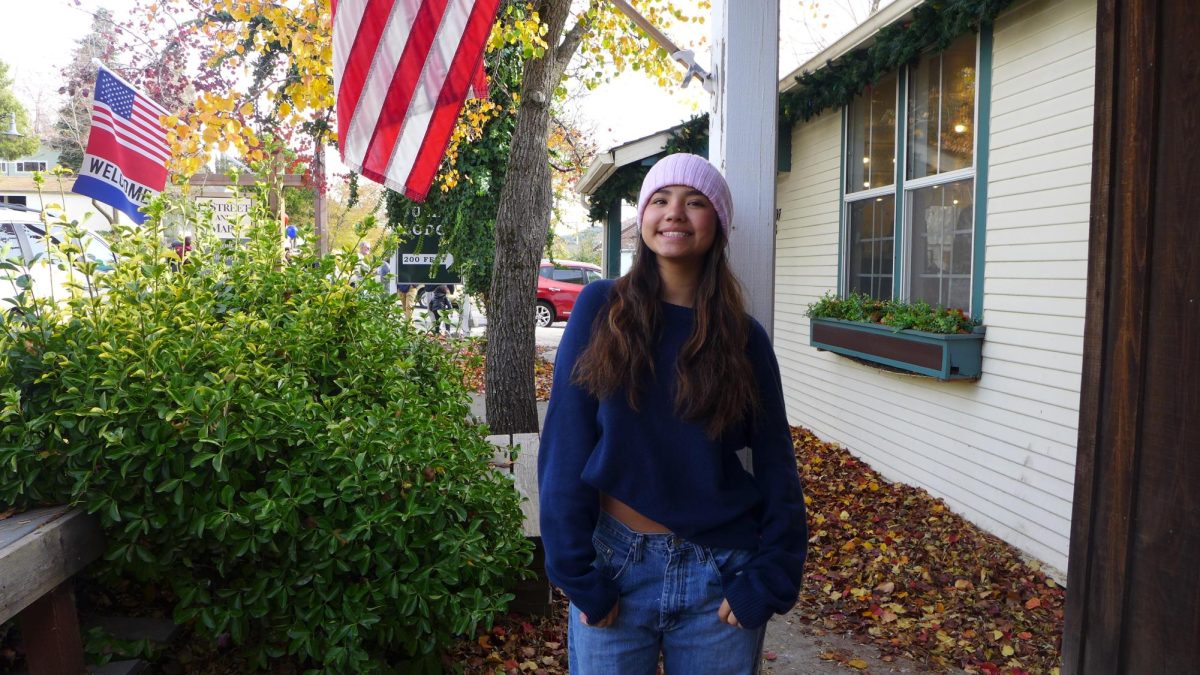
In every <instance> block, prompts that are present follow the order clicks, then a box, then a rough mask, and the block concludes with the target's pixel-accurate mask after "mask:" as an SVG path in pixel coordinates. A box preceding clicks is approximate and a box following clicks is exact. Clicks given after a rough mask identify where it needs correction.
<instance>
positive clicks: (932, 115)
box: [907, 33, 975, 179]
mask: <svg viewBox="0 0 1200 675" xmlns="http://www.w3.org/2000/svg"><path fill="white" fill-rule="evenodd" d="M907 138H908V142H907V149H908V177H909V178H910V179H912V178H924V177H925V176H934V175H937V174H939V173H946V172H948V171H955V170H958V169H965V168H968V167H970V166H972V165H973V164H972V162H973V160H974V155H975V153H974V151H975V147H974V142H975V34H974V33H968V34H967V35H965V36H963V37H961V38H959V39H958V40H956V41H954V43H953V44H951V45H950V46H949V47H948V48H947V49H946V51H944V52H940V53H938V54H927V55H925V56H922V57H921V60H920V61H919V62H918V63H917V65H916V66H914V67H913V68H912V70H911V71H910V75H909V87H908V132H907Z"/></svg>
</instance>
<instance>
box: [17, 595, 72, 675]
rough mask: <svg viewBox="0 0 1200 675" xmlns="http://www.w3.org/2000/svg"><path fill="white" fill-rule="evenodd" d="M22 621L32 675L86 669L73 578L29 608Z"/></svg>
mask: <svg viewBox="0 0 1200 675" xmlns="http://www.w3.org/2000/svg"><path fill="white" fill-rule="evenodd" d="M20 623H21V639H22V640H23V641H24V642H25V660H26V662H27V663H28V665H29V675H79V673H82V672H83V640H82V638H81V637H80V636H79V617H78V616H77V615H76V613H75V594H74V593H73V592H72V590H71V580H70V579H68V580H66V581H64V582H62V583H61V584H59V585H58V586H56V587H55V588H54V590H52V591H50V592H49V593H47V594H45V595H43V596H42V597H40V598H38V599H37V600H35V601H34V603H33V604H32V605H30V606H28V607H26V608H25V611H23V612H21V615H20Z"/></svg>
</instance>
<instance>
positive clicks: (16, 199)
mask: <svg viewBox="0 0 1200 675" xmlns="http://www.w3.org/2000/svg"><path fill="white" fill-rule="evenodd" d="M28 201H29V200H28V198H27V197H26V196H25V195H0V204H18V205H20V206H29V204H28Z"/></svg>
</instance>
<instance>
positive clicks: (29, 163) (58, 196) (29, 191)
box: [0, 144, 128, 230]
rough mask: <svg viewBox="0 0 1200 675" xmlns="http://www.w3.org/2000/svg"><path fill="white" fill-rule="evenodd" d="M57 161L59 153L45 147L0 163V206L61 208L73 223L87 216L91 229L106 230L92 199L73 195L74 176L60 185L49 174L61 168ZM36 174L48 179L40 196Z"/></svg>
mask: <svg viewBox="0 0 1200 675" xmlns="http://www.w3.org/2000/svg"><path fill="white" fill-rule="evenodd" d="M58 157H59V153H58V151H57V150H54V149H53V148H50V147H49V146H48V145H45V144H43V145H42V146H41V147H40V148H38V151H37V152H36V153H34V154H32V155H29V156H28V157H21V158H19V159H16V160H0V203H7V204H20V205H21V206H28V207H30V208H36V209H44V208H45V207H46V206H47V205H48V204H58V205H60V206H63V207H65V208H66V212H67V215H68V217H69V218H71V219H72V220H79V221H81V222H82V221H83V220H84V218H85V216H86V219H87V220H86V222H87V226H88V227H89V228H91V229H101V230H102V229H106V228H107V227H108V221H107V220H106V219H105V218H104V217H103V216H102V215H101V214H100V212H99V211H97V209H96V208H95V206H94V205H93V204H92V200H91V198H90V197H84V196H83V195H77V194H75V193H73V192H71V186H72V185H74V183H75V179H74V177H73V176H64V177H63V178H62V179H61V182H60V179H59V178H58V177H57V176H53V175H50V173H49V172H50V171H51V170H52V169H54V167H55V166H57V165H58ZM35 171H40V172H42V173H43V174H44V178H45V181H44V183H43V184H42V186H41V192H40V193H39V191H38V186H37V184H36V183H35V182H34V176H33V174H34V172H35ZM88 214H90V215H88ZM54 215H55V216H56V215H57V213H56V214H54ZM125 222H128V221H125Z"/></svg>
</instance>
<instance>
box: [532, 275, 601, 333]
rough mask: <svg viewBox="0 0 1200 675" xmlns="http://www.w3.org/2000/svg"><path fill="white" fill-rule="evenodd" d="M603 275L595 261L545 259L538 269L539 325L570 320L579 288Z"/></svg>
mask: <svg viewBox="0 0 1200 675" xmlns="http://www.w3.org/2000/svg"><path fill="white" fill-rule="evenodd" d="M600 278H602V275H601V274H600V268H599V267H598V266H596V265H593V264H591V263H585V262H575V261H573V260H555V261H554V262H550V261H549V260H543V261H542V266H541V268H540V269H539V270H538V288H537V325H538V326H540V327H545V326H549V325H550V324H552V323H554V322H555V321H566V320H567V319H568V318H570V316H571V310H572V309H574V308H575V299H576V298H578V297H579V292H580V291H582V290H583V287H584V286H587V285H588V284H590V283H591V282H593V281H595V280H597V279H600Z"/></svg>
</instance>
